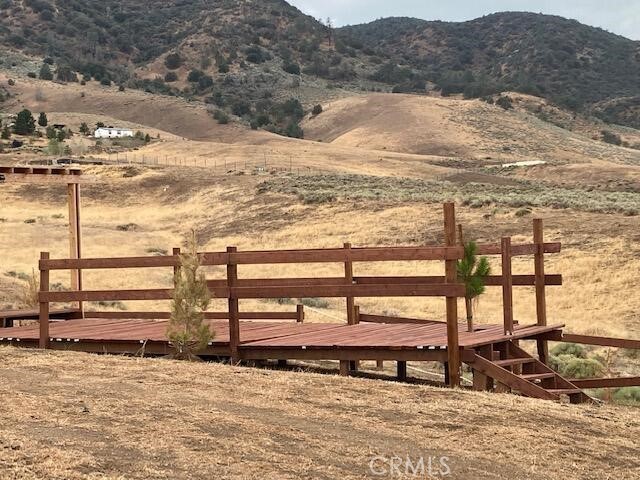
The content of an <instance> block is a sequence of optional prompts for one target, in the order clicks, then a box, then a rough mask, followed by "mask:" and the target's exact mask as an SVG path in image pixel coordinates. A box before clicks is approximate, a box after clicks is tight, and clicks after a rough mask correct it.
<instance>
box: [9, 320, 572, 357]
mask: <svg viewBox="0 0 640 480" xmlns="http://www.w3.org/2000/svg"><path fill="white" fill-rule="evenodd" d="M167 323H168V322H167V320H140V319H132V320H127V319H89V318H87V319H82V320H67V321H52V322H51V324H50V332H49V334H50V335H49V336H50V338H51V339H53V340H54V341H55V342H56V344H60V342H62V343H63V344H64V343H67V342H91V343H94V344H95V343H98V344H99V343H104V344H105V345H109V344H114V343H123V344H125V343H129V344H133V343H142V342H145V341H151V342H158V343H164V344H167V337H166V329H167ZM208 323H209V325H210V326H211V328H212V330H213V331H214V332H215V336H214V339H213V341H212V342H211V345H213V346H216V347H225V346H228V344H229V324H228V322H227V321H226V320H208ZM561 328H562V325H551V326H544V327H541V326H537V325H529V326H526V325H522V326H521V325H516V327H515V331H514V334H513V335H512V336H507V335H504V330H503V327H502V325H480V326H478V330H477V331H476V332H473V333H471V332H467V331H466V325H465V324H463V323H461V324H459V338H460V347H461V348H465V347H467V348H468V347H476V346H480V345H486V344H489V343H498V342H501V341H506V340H511V339H515V338H527V337H532V336H534V335H538V334H542V333H546V332H550V331H553V330H559V329H561ZM9 339H11V340H9ZM240 339H241V349H242V350H245V351H247V350H250V349H252V348H253V349H258V350H261V351H264V350H268V349H276V350H282V349H292V348H293V349H295V348H297V349H300V348H310V349H337V350H340V349H345V350H347V349H374V348H375V349H389V350H414V351H415V350H416V349H446V347H447V326H446V324H444V323H428V324H398V323H394V324H380V323H361V324H357V325H345V324H335V323H293V322H282V321H280V322H274V321H271V322H268V321H248V320H243V321H241V322H240ZM37 340H38V324H37V323H34V324H32V325H27V326H21V327H11V328H2V329H0V344H2V343H5V344H6V343H13V342H16V341H19V342H25V343H33V342H35V341H37ZM105 348H106V347H105Z"/></svg>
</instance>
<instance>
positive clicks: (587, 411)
mask: <svg viewBox="0 0 640 480" xmlns="http://www.w3.org/2000/svg"><path fill="white" fill-rule="evenodd" d="M0 376H2V380H3V384H2V385H3V388H2V390H0V417H1V418H2V422H1V423H0V477H2V478H12V479H34V478H48V479H61V480H62V479H64V480H75V479H90V478H91V479H95V478H105V479H125V478H127V479H129V478H131V479H148V478H157V479H165V478H166V479H174V478H193V479H200V478H202V479H210V478H225V479H227V478H228V479H246V478H264V479H274V480H284V479H299V478H314V479H334V478H345V479H359V478H369V477H371V475H370V474H369V470H368V464H369V461H370V460H371V458H372V457H373V456H374V455H382V456H386V457H391V456H394V455H398V456H403V457H404V456H406V455H409V456H411V457H412V458H413V457H416V458H417V457H419V456H424V457H428V456H432V457H439V456H447V457H449V463H450V465H451V469H452V475H451V476H450V477H446V478H455V479H468V478H495V479H509V480H511V479H518V480H520V479H529V478H531V479H533V478H545V479H547V478H548V479H557V478H563V479H567V480H569V479H585V478H616V479H620V480H622V479H632V478H638V475H637V473H638V469H639V468H640V463H639V461H638V457H637V445H636V439H637V438H638V435H639V434H640V423H639V422H638V417H637V415H636V412H635V411H633V410H628V409H622V408H614V407H596V406H569V405H559V404H554V403H551V402H543V401H538V400H530V399H525V398H520V397H515V396H512V395H502V394H485V393H475V392H464V391H455V392H452V391H450V390H444V389H438V388H433V387H426V386H411V385H401V384H394V383H389V382H382V381H376V380H364V379H353V378H351V379H342V378H339V377H333V376H327V375H319V374H312V373H304V374H302V373H293V372H278V371H264V370H255V369H251V368H233V367H229V366H224V365H218V364H185V363H179V362H174V361H169V360H147V359H127V358H121V357H115V356H103V357H101V356H89V355H88V354H80V353H62V352H55V353H54V352H47V353H45V352H36V351H27V350H18V349H13V348H0ZM25 378H29V381H28V382H25V381H24V379H25ZM394 478H403V477H394ZM404 478H411V477H409V476H407V477H404ZM421 478H422V477H421Z"/></svg>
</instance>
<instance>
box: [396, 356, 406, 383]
mask: <svg viewBox="0 0 640 480" xmlns="http://www.w3.org/2000/svg"><path fill="white" fill-rule="evenodd" d="M397 363H398V365H397V367H398V380H399V381H401V382H404V381H406V380H407V362H404V361H398V362H397Z"/></svg>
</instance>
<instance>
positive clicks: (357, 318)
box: [353, 305, 360, 325]
mask: <svg viewBox="0 0 640 480" xmlns="http://www.w3.org/2000/svg"><path fill="white" fill-rule="evenodd" d="M353 323H354V324H355V325H358V324H359V323H360V305H354V307H353Z"/></svg>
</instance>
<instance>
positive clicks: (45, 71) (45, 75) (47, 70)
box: [38, 63, 53, 80]
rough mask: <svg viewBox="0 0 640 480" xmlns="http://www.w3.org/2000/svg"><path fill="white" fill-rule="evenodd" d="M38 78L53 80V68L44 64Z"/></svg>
mask: <svg viewBox="0 0 640 480" xmlns="http://www.w3.org/2000/svg"><path fill="white" fill-rule="evenodd" d="M38 76H39V77H40V80H53V73H52V72H51V67H49V65H48V64H46V63H43V64H42V67H40V74H39V75H38Z"/></svg>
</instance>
